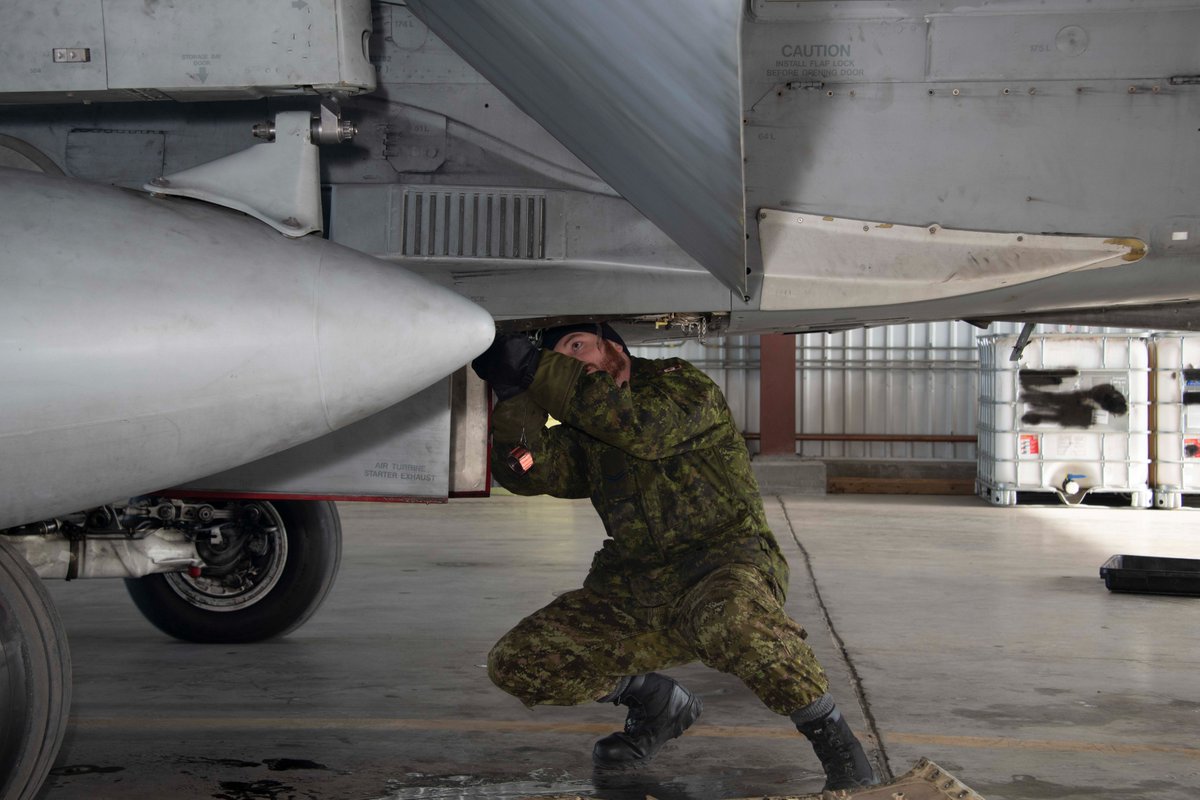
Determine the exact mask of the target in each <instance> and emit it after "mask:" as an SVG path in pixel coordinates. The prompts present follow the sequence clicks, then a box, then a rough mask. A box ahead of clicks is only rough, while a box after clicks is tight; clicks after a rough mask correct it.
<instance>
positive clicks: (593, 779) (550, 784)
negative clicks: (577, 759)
mask: <svg viewBox="0 0 1200 800" xmlns="http://www.w3.org/2000/svg"><path fill="white" fill-rule="evenodd" d="M765 777H766V776H763V775H754V776H750V775H740V774H736V771H735V773H734V774H729V775H722V776H720V777H717V776H710V777H707V778H705V777H699V776H694V775H690V776H686V777H685V776H675V775H671V776H667V775H664V774H656V773H654V772H653V771H650V770H645V771H643V770H638V771H635V772H599V771H597V772H593V773H592V775H591V776H590V779H583V778H575V777H573V776H571V775H570V774H569V773H551V771H548V770H546V771H543V770H538V771H535V772H533V773H531V774H529V775H527V776H521V777H512V778H509V779H505V778H500V777H491V778H485V777H482V776H479V775H427V774H422V773H417V772H411V773H408V774H407V775H406V776H405V778H404V779H403V780H394V781H389V787H388V793H387V794H386V795H383V796H382V797H379V798H376V799H375V800H516V798H528V797H544V796H551V795H552V796H555V797H559V796H566V797H584V798H596V800H646V798H647V797H653V798H655V800H713V798H717V797H744V796H749V795H754V796H759V797H761V796H762V794H761V792H756V790H755V789H754V788H750V787H753V786H754V785H756V784H757V785H760V786H761V785H763V784H762V783H761V782H762V781H763V779H764V778H765ZM798 777H799V776H792V775H786V776H785V775H781V774H775V775H772V776H771V780H769V781H767V782H766V783H767V785H778V783H780V782H782V783H784V784H786V783H789V782H794V783H797V784H801V783H804V782H805V781H804V778H808V777H810V776H807V775H806V776H803V777H802V778H799V779H797V778H798ZM808 782H809V783H811V782H812V780H808ZM818 785H819V783H818Z"/></svg>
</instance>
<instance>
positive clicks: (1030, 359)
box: [976, 334, 1152, 508]
mask: <svg viewBox="0 0 1200 800" xmlns="http://www.w3.org/2000/svg"><path fill="white" fill-rule="evenodd" d="M1017 338H1018V337H1017V336H1015V335H997V336H984V337H980V339H979V355H980V375H979V425H978V478H977V481H976V490H977V492H978V494H979V495H980V496H982V497H984V498H986V499H988V500H989V501H991V502H993V503H995V504H997V505H1013V504H1015V503H1017V502H1018V501H1020V500H1021V499H1022V498H1021V497H1020V494H1021V493H1033V492H1037V493H1047V492H1053V493H1054V494H1055V495H1057V497H1058V498H1059V499H1060V500H1061V501H1063V502H1066V503H1071V504H1076V503H1081V502H1084V501H1085V500H1086V499H1088V498H1089V497H1090V496H1093V495H1097V494H1101V493H1104V494H1109V495H1112V497H1110V498H1106V499H1111V500H1119V501H1121V503H1122V504H1125V503H1126V501H1127V504H1128V505H1131V506H1134V507H1138V508H1146V507H1149V506H1150V505H1151V501H1152V491H1151V489H1150V484H1149V472H1150V457H1149V438H1150V428H1149V411H1150V397H1149V369H1150V348H1149V343H1148V342H1149V339H1148V337H1146V336H1141V335H1130V334H1092V335H1078V334H1045V335H1041V336H1034V337H1032V338H1031V339H1030V340H1029V343H1028V345H1027V346H1026V347H1025V349H1024V351H1023V352H1022V354H1021V357H1020V360H1019V361H1016V362H1014V361H1010V360H1009V354H1010V353H1011V351H1012V349H1013V346H1014V345H1015V344H1016V341H1017ZM1026 499H1031V498H1026ZM1092 499H1099V498H1096V497H1092Z"/></svg>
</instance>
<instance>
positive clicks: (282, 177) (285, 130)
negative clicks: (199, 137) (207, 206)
mask: <svg viewBox="0 0 1200 800" xmlns="http://www.w3.org/2000/svg"><path fill="white" fill-rule="evenodd" d="M271 127H272V129H273V131H274V138H273V140H272V141H270V142H264V143H262V144H256V145H252V146H251V147H249V148H247V149H245V150H241V151H239V152H237V153H233V154H231V155H228V156H224V157H223V158H219V159H217V160H216V161H209V162H207V163H204V164H200V165H197V166H195V167H192V168H191V169H186V170H184V171H183V172H173V173H171V174H170V175H164V176H162V177H156V178H155V179H154V180H152V181H150V182H149V183H147V184H146V185H145V186H144V187H143V188H144V189H145V190H146V191H148V192H153V193H155V194H162V195H168V196H172V197H191V198H194V199H196V200H203V201H205V202H206V203H212V204H214V205H218V206H225V207H226V208H232V209H234V210H236V211H241V212H242V213H244V214H249V215H250V216H252V217H254V218H255V219H260V220H262V221H263V222H265V223H267V224H268V225H270V226H271V227H272V228H274V229H275V230H277V231H279V232H280V233H282V234H283V235H284V236H290V237H296V236H304V235H305V234H308V233H314V232H317V231H320V230H321V229H322V225H321V168H320V165H319V159H318V154H317V146H316V144H314V143H313V141H312V114H310V113H309V112H307V111H286V112H281V113H279V114H276V115H275V119H274V121H273V122H272V125H271Z"/></svg>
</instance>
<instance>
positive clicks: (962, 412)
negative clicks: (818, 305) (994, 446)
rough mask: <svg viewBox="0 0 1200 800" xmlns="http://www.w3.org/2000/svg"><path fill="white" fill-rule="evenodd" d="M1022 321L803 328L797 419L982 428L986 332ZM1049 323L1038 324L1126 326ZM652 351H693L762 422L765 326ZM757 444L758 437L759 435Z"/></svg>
mask: <svg viewBox="0 0 1200 800" xmlns="http://www.w3.org/2000/svg"><path fill="white" fill-rule="evenodd" d="M1020 329H1021V326H1020V324H1017V323H997V324H995V325H992V326H991V328H990V329H988V330H987V331H981V330H979V329H978V328H975V327H973V326H971V325H968V324H966V323H965V322H936V323H924V324H913V325H889V326H886V327H881V328H859V329H856V330H852V331H843V332H838V333H809V334H803V335H799V336H797V337H796V367H797V369H796V429H797V432H798V433H803V434H813V435H820V434H825V435H841V434H888V435H893V436H906V437H916V436H968V437H974V436H975V423H976V403H977V400H978V395H979V388H978V385H979V381H978V367H979V353H978V350H977V349H976V337H977V336H982V335H986V334H990V333H1018V332H1019V331H1020ZM1119 330H1123V329H1116V328H1083V327H1079V326H1069V325H1039V326H1038V328H1037V332H1038V333H1067V332H1075V333H1100V332H1114V333H1115V332H1118V331H1119ZM631 351H632V352H633V353H634V354H635V355H638V356H641V357H643V358H671V357H678V358H684V359H687V360H688V361H690V362H692V363H693V364H695V365H696V366H698V367H700V368H701V369H703V370H704V371H705V372H707V373H708V374H709V375H710V376H711V377H712V378H713V380H715V381H716V382H717V384H718V385H720V386H721V388H722V390H724V392H725V396H726V398H727V399H728V400H729V406H730V408H731V409H732V410H733V414H734V418H735V419H736V420H737V423H738V425H739V426H740V427H741V429H742V431H743V432H746V433H750V434H757V433H758V431H759V350H758V337H757V336H727V337H723V338H712V339H710V340H708V341H707V342H705V343H700V342H697V341H695V340H689V341H687V342H683V343H675V344H669V345H654V346H639V347H633V348H631ZM749 444H750V449H751V451H752V452H753V451H755V450H756V449H757V441H755V440H754V439H753V438H751V441H750V442H749ZM797 452H798V453H800V454H801V455H803V456H809V457H813V458H848V459H880V460H888V461H895V460H897V459H932V460H940V461H948V460H953V461H974V460H975V445H974V443H973V442H963V443H949V442H917V441H888V442H842V441H803V442H800V443H799V444H798V447H797Z"/></svg>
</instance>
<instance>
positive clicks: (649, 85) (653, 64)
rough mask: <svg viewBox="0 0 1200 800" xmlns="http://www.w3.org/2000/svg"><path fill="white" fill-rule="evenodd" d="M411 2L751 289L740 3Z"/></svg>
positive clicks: (734, 282) (688, 244)
mask: <svg viewBox="0 0 1200 800" xmlns="http://www.w3.org/2000/svg"><path fill="white" fill-rule="evenodd" d="M408 7H409V9H410V10H411V11H412V12H413V13H414V14H416V15H417V17H419V18H420V19H421V20H422V21H423V22H424V23H425V24H427V25H428V26H429V27H430V28H431V29H432V30H433V32H434V33H436V34H437V35H438V36H440V37H441V38H442V39H443V40H444V41H445V42H446V43H447V44H448V45H449V46H450V47H452V48H453V49H454V50H455V51H456V52H458V53H459V55H461V56H462V57H463V58H464V59H466V60H467V61H468V62H469V63H470V64H471V65H472V66H473V67H475V69H477V70H479V71H480V72H481V73H482V74H483V75H484V77H486V78H487V79H488V80H490V81H491V82H492V83H494V84H495V85H496V86H497V87H499V88H500V90H501V91H503V92H504V93H505V94H506V95H508V96H509V98H511V99H512V100H513V102H515V103H516V104H517V105H518V106H520V107H521V109H522V110H524V111H525V112H526V113H527V114H529V115H530V116H531V117H533V118H534V119H536V120H537V121H538V122H539V123H541V124H542V125H543V126H544V127H545V128H546V130H548V131H549V132H550V133H551V134H553V135H554V136H555V137H556V138H557V139H558V140H559V141H560V142H562V143H563V144H564V145H565V146H566V147H567V148H569V149H570V150H571V151H572V152H573V153H574V154H575V155H576V156H577V157H579V158H580V159H581V160H582V161H583V162H584V163H586V164H587V165H588V166H589V167H591V168H592V169H593V170H595V172H596V174H598V175H599V176H600V177H601V178H603V179H604V180H605V181H607V182H608V183H609V184H610V185H611V186H612V187H613V188H614V189H616V190H617V191H618V192H620V193H621V194H622V195H623V196H624V197H625V199H627V200H628V201H629V202H630V203H632V204H633V205H634V206H636V207H637V208H638V210H639V211H641V212H642V213H643V214H645V215H646V216H647V217H648V218H649V219H650V220H651V221H652V222H654V223H655V224H656V225H658V227H660V228H662V230H663V231H664V232H666V234H667V235H668V236H670V237H671V238H672V239H674V240H675V242H676V243H678V244H679V246H680V247H681V248H683V249H684V250H685V251H686V252H687V253H688V254H689V255H690V256H692V257H693V258H695V259H696V260H697V261H698V262H700V263H701V264H703V265H704V267H705V268H706V269H708V270H709V272H711V273H712V274H713V275H715V276H716V277H717V278H718V279H719V280H720V281H721V282H722V283H724V284H725V285H727V286H728V287H730V288H731V289H732V290H734V291H735V292H737V293H738V296H739V297H745V296H746V269H745V262H746V236H745V210H744V209H745V199H744V191H743V179H742V122H741V107H742V105H741V81H740V74H739V71H740V63H741V58H740V52H739V50H740V28H741V20H742V3H741V2H739V0H655V2H652V3H647V2H645V0H610V2H606V3H597V2H595V1H594V0H513V2H506V3H491V2H486V1H484V0H411V1H410V2H409V3H408Z"/></svg>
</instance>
